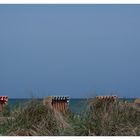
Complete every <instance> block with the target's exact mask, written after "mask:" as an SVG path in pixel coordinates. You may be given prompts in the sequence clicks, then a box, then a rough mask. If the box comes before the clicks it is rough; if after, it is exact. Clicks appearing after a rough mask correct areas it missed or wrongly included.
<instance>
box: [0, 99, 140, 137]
mask: <svg viewBox="0 0 140 140" xmlns="http://www.w3.org/2000/svg"><path fill="white" fill-rule="evenodd" d="M0 133H1V134H2V135H20V136H22V135H25V136H43V135H44V136H62V135H68V136H125V135H126V136H136V135H140V111H139V110H138V109H137V108H134V107H132V106H129V105H127V104H126V103H124V102H120V101H116V102H108V101H106V102H102V101H97V100H96V99H92V100H89V101H88V105H87V109H86V110H84V111H83V112H81V113H80V114H74V113H72V112H68V113H66V114H62V113H60V112H58V111H56V110H55V109H53V108H52V107H50V106H49V105H47V106H44V105H43V104H42V102H39V101H36V100H32V101H31V102H30V103H28V104H27V105H26V106H25V107H21V108H16V110H14V111H11V112H10V118H8V119H7V121H5V122H4V123H2V124H0Z"/></svg>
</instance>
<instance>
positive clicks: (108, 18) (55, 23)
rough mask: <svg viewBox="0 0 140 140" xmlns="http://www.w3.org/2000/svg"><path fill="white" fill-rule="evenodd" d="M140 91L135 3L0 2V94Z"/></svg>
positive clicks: (139, 11)
mask: <svg viewBox="0 0 140 140" xmlns="http://www.w3.org/2000/svg"><path fill="white" fill-rule="evenodd" d="M111 93H116V94H117V95H118V96H122V97H124V96H127V97H133V96H134V97H137V96H139V95H140V94H139V93H140V5H0V94H2V95H8V96H9V97H11V98H14V97H18V98H22V97H31V96H36V97H44V96H46V95H63V94H64V95H70V96H71V97H90V96H92V95H96V94H98V95H99V94H103V95H104V94H111Z"/></svg>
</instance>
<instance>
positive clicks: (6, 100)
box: [0, 96, 8, 104]
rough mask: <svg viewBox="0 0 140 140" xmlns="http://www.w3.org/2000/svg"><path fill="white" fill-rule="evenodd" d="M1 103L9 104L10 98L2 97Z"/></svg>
mask: <svg viewBox="0 0 140 140" xmlns="http://www.w3.org/2000/svg"><path fill="white" fill-rule="evenodd" d="M0 102H1V103H3V104H6V103H7V102H8V96H0Z"/></svg>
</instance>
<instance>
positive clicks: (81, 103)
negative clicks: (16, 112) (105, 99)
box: [8, 98, 136, 114]
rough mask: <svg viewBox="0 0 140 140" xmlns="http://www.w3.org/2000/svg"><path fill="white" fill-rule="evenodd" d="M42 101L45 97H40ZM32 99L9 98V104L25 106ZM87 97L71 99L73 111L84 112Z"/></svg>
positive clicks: (70, 104) (129, 100) (125, 99)
mask: <svg viewBox="0 0 140 140" xmlns="http://www.w3.org/2000/svg"><path fill="white" fill-rule="evenodd" d="M135 99H136V98H119V100H121V101H128V102H134V100H135ZM38 100H40V101H42V100H43V99H38ZM29 101H31V99H25V98H24V99H9V101H8V106H9V107H10V108H15V107H17V106H24V105H25V104H26V103H27V102H29ZM87 103H88V100H87V99H83V98H82V99H74V98H73V99H70V101H69V108H70V110H71V111H72V112H73V113H78V114H79V113H80V112H83V111H84V110H85V109H86V108H87Z"/></svg>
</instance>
